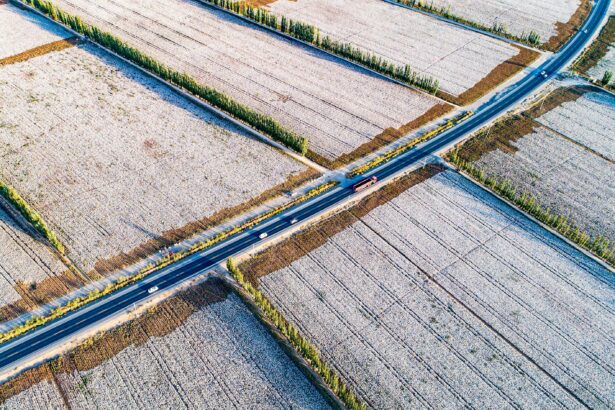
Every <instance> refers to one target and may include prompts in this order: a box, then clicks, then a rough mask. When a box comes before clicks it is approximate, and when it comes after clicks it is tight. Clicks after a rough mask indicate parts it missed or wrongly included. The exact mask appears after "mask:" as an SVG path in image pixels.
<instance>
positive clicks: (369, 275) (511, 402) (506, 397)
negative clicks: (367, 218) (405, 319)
mask: <svg viewBox="0 0 615 410" xmlns="http://www.w3.org/2000/svg"><path fill="white" fill-rule="evenodd" d="M366 226H367V225H366ZM368 228H369V227H368ZM350 229H351V230H352V232H353V233H354V234H356V235H358V237H359V238H360V239H362V242H363V243H365V244H369V245H368V246H369V247H371V248H372V249H373V250H375V251H376V252H377V253H379V254H380V255H379V256H380V257H381V258H384V259H386V260H388V261H389V263H391V264H392V265H393V266H395V267H396V268H398V269H399V270H400V271H402V272H403V270H402V267H401V266H398V265H396V264H395V263H394V262H393V261H392V260H391V259H390V258H388V256H387V255H386V254H385V253H384V252H382V251H381V250H379V249H378V248H377V247H376V246H375V245H374V244H373V242H371V241H369V240H368V238H367V237H366V236H364V235H363V234H362V233H361V232H359V231H358V230H356V229H355V228H350ZM331 244H332V246H333V247H335V248H336V249H337V251H338V252H340V253H341V254H342V255H344V256H345V257H346V260H347V261H348V262H349V263H350V264H352V265H354V267H355V268H356V270H358V271H359V272H361V273H362V274H363V275H364V276H365V277H367V278H368V279H369V280H370V281H371V282H372V283H373V284H375V285H376V286H377V287H378V288H379V289H380V290H381V291H383V292H384V293H385V294H386V295H388V296H389V297H390V298H391V299H392V300H393V301H394V303H395V304H397V305H398V306H399V307H401V308H402V309H403V310H404V311H405V312H407V313H408V314H409V315H410V316H411V317H412V318H413V319H414V320H415V321H416V322H417V323H418V324H419V325H420V326H421V327H422V328H423V329H424V330H426V331H427V332H428V333H429V334H430V335H431V336H432V337H433V339H434V340H437V341H440V342H441V343H442V344H443V345H444V346H445V347H446V349H447V351H448V352H449V353H451V354H452V355H453V356H454V357H456V358H457V359H458V360H459V361H460V362H461V363H463V364H464V365H465V366H466V367H467V368H468V369H470V371H472V372H473V373H474V374H475V375H476V376H478V378H479V379H481V380H482V381H483V382H484V383H485V384H486V385H487V386H489V387H490V388H491V389H493V391H495V393H496V394H498V395H500V396H501V398H503V399H504V400H505V401H507V402H508V404H509V405H511V406H512V407H517V405H516V403H515V400H514V399H512V398H511V397H510V396H509V395H508V394H507V393H506V392H505V391H504V390H503V389H502V388H501V387H500V386H498V385H497V384H495V383H494V382H493V380H492V379H491V378H490V377H488V376H487V375H486V374H485V373H483V372H482V371H481V370H480V369H479V368H478V367H477V366H476V365H475V364H474V363H472V362H471V361H470V360H468V359H467V358H466V357H465V355H463V354H462V353H461V352H460V351H459V349H457V348H456V347H455V346H453V344H451V343H450V342H449V341H448V340H447V339H446V338H445V337H444V335H443V334H441V333H440V332H439V331H438V330H437V329H435V328H434V327H433V326H431V325H430V324H428V323H427V321H425V320H424V319H423V318H422V317H421V316H420V315H419V314H418V313H416V312H415V311H414V310H412V309H411V308H410V307H408V306H407V305H406V304H405V303H404V302H403V299H404V298H403V297H402V298H397V297H396V295H395V294H394V293H393V292H392V291H391V290H390V289H389V288H388V287H387V286H385V285H384V284H383V283H382V282H381V281H379V280H378V279H377V278H376V277H375V276H374V275H373V274H372V273H371V272H370V271H369V270H367V269H365V267H364V266H362V265H361V264H359V263H358V261H357V260H356V259H355V258H353V256H352V255H351V254H350V253H349V252H348V251H347V250H346V249H345V248H344V247H343V246H341V245H340V244H338V243H337V242H336V241H331ZM428 296H432V297H433V295H428ZM442 305H443V304H442ZM456 319H458V318H456ZM413 329H416V328H415V327H413Z"/></svg>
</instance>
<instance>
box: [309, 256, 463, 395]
mask: <svg viewBox="0 0 615 410" xmlns="http://www.w3.org/2000/svg"><path fill="white" fill-rule="evenodd" d="M309 257H310V258H311V260H312V262H313V263H314V264H315V265H316V266H317V267H318V268H320V269H321V270H322V271H323V272H325V273H326V275H327V276H328V277H329V278H330V279H331V281H332V283H334V284H335V285H337V286H338V287H339V288H340V289H342V291H343V292H344V294H345V295H347V296H348V298H349V299H350V300H353V301H354V302H355V305H356V306H357V307H358V308H359V309H360V310H361V311H363V312H366V313H367V315H368V317H369V318H370V322H372V323H373V322H378V314H377V313H376V312H375V311H374V310H373V309H372V308H370V307H369V306H368V305H367V303H365V301H364V300H362V299H361V298H360V297H359V296H358V295H357V294H356V293H354V292H353V291H352V290H351V289H350V288H349V287H348V285H346V284H345V283H344V282H343V281H341V280H340V279H339V278H338V277H337V276H336V275H334V274H333V273H332V272H331V271H330V270H329V269H327V267H326V266H325V265H324V264H323V263H322V262H321V261H320V260H319V259H318V258H316V257H314V256H313V255H309ZM301 279H302V280H304V281H305V279H304V278H303V277H302V278H301ZM305 283H306V284H307V281H305ZM323 303H325V304H327V306H328V307H329V308H330V309H333V307H332V306H331V305H328V302H327V300H326V298H324V299H323ZM378 325H379V326H381V328H382V329H384V330H385V331H386V333H387V334H388V335H389V336H390V337H391V339H393V340H395V341H396V342H397V343H399V344H400V345H402V346H403V347H404V348H405V349H406V350H407V351H408V352H409V353H410V354H411V355H412V356H413V357H414V358H415V359H416V360H417V362H418V363H419V364H420V365H421V366H422V367H423V368H424V369H426V371H427V372H428V373H430V374H432V375H433V377H435V379H436V380H438V381H439V382H440V384H441V385H442V386H443V387H445V388H446V389H447V390H448V391H449V392H450V393H451V394H452V395H453V396H454V397H455V398H456V399H457V400H458V401H459V402H462V403H465V405H467V406H470V403H469V402H468V401H467V400H466V399H465V397H464V396H463V395H462V394H461V393H460V392H459V391H457V389H455V387H454V386H452V385H451V383H450V382H449V381H448V380H447V379H446V378H445V377H444V376H443V375H442V374H441V373H440V372H438V371H437V370H436V369H435V368H434V367H433V366H431V365H430V364H429V363H428V362H427V361H426V360H425V359H424V358H423V357H422V356H421V355H420V354H419V353H418V352H417V351H416V350H415V349H414V348H412V346H410V345H409V344H408V342H407V341H405V340H403V339H402V338H401V336H400V335H399V334H397V333H395V331H394V330H393V329H391V328H390V327H389V326H388V325H386V324H385V323H382V322H378ZM348 326H350V324H348Z"/></svg>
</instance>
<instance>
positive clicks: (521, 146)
mask: <svg viewBox="0 0 615 410" xmlns="http://www.w3.org/2000/svg"><path fill="white" fill-rule="evenodd" d="M614 136H615V98H614V97H613V96H612V95H610V94H608V93H606V92H601V91H599V89H598V88H587V87H581V88H559V89H556V90H555V91H553V92H552V93H551V94H550V95H549V96H548V97H547V98H546V99H545V100H544V101H542V102H541V103H539V104H537V105H536V107H534V108H533V109H530V110H529V111H528V112H526V113H524V114H523V115H521V116H518V117H514V118H509V119H507V120H505V121H504V122H500V123H499V124H496V125H495V126H494V127H493V128H492V129H488V130H487V131H485V132H483V133H479V134H478V135H477V136H476V137H475V138H473V139H471V140H469V141H468V142H467V143H466V144H464V145H463V146H462V147H461V148H460V149H459V151H458V152H459V156H460V157H461V158H462V159H464V160H466V161H470V162H471V163H472V164H474V165H475V166H477V167H478V168H480V169H482V170H484V172H485V173H486V174H487V175H490V176H496V177H498V178H502V179H507V180H509V181H510V182H511V183H512V185H513V186H514V187H515V188H516V189H517V190H518V191H520V192H526V193H529V194H531V195H532V196H534V197H536V198H537V200H538V203H540V204H541V205H543V207H545V208H549V209H551V210H552V211H553V213H557V214H560V215H563V216H567V217H570V218H571V219H573V220H574V221H576V223H577V224H578V225H579V227H580V229H581V230H583V231H587V232H588V233H590V234H592V235H593V236H594V237H596V236H598V235H602V236H604V237H606V238H607V239H611V240H613V239H615V165H614V164H613V163H614V161H615V137H614Z"/></svg>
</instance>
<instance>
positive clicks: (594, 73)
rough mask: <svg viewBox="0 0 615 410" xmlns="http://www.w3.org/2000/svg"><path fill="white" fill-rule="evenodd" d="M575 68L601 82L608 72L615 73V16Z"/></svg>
mask: <svg viewBox="0 0 615 410" xmlns="http://www.w3.org/2000/svg"><path fill="white" fill-rule="evenodd" d="M574 68H575V70H577V71H579V72H581V73H583V74H586V75H589V76H590V77H593V78H595V79H597V80H601V79H602V78H603V76H604V73H605V72H606V71H607V70H610V71H615V16H611V17H610V18H609V20H608V22H607V24H606V25H605V26H604V27H603V29H602V31H601V32H600V35H599V36H598V38H597V39H596V40H595V41H594V42H593V43H592V44H591V46H590V47H589V48H588V49H587V50H586V51H585V53H584V54H583V56H582V57H581V58H579V60H578V61H577V62H576V63H575V66H574ZM613 84H614V85H615V82H613Z"/></svg>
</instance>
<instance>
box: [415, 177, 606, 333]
mask: <svg viewBox="0 0 615 410" xmlns="http://www.w3.org/2000/svg"><path fill="white" fill-rule="evenodd" d="M429 189H430V188H426V190H429ZM438 194H439V193H437V192H436V191H432V195H433V196H434V197H436V196H437V195H438ZM409 196H410V197H411V198H412V200H413V202H414V203H417V204H421V205H422V206H423V207H424V208H425V209H430V211H431V212H433V213H434V214H436V215H437V217H438V218H439V219H441V220H443V221H445V222H446V223H447V225H448V226H453V227H454V229H455V230H457V231H459V232H461V233H464V234H465V236H466V237H468V238H470V239H471V240H472V241H474V242H475V243H476V244H479V241H478V240H477V239H476V237H475V236H474V235H473V234H472V233H470V232H468V231H467V230H466V229H465V228H464V227H462V226H461V225H458V224H457V223H456V221H455V219H453V218H452V217H449V216H448V215H449V212H448V209H447V211H446V212H445V211H441V210H440V209H441V208H440V206H441V204H438V206H433V202H432V203H428V202H426V201H425V200H424V197H423V196H421V195H419V194H418V193H417V192H409ZM404 212H406V213H409V212H408V211H404ZM461 212H464V213H465V211H464V210H463V209H461ZM465 218H467V219H468V220H471V221H472V222H473V223H477V224H481V223H482V221H481V220H480V219H478V218H477V217H476V216H475V215H473V214H471V213H466V216H465ZM499 237H500V238H501V239H502V240H503V241H504V242H505V244H507V245H510V246H511V247H512V248H515V249H517V250H520V251H521V252H522V254H523V255H524V257H526V258H528V259H529V260H530V261H531V262H534V263H535V264H539V263H540V262H541V261H540V260H539V259H538V258H536V256H535V255H534V254H531V253H528V252H525V251H524V250H522V249H519V248H518V247H516V246H515V244H514V243H513V242H512V241H511V240H510V239H509V238H507V237H506V236H504V235H502V234H500V235H499ZM485 245H486V247H485V251H487V252H488V253H489V255H490V256H492V257H493V258H495V259H496V260H498V261H499V262H500V263H501V264H502V265H505V266H507V267H508V268H509V270H510V271H511V272H513V273H514V274H515V276H516V277H521V278H523V279H524V281H525V282H528V283H530V284H531V286H532V287H534V288H536V289H539V290H540V291H541V294H542V295H546V296H547V298H548V299H549V300H550V301H551V302H553V303H555V304H556V305H557V307H558V309H562V310H564V311H566V313H567V314H568V315H570V316H573V318H574V321H578V322H581V323H583V324H585V325H586V328H587V330H592V331H596V330H597V331H598V333H600V334H601V335H602V336H603V337H605V338H606V339H608V340H612V338H611V337H610V336H609V335H608V334H607V333H606V332H604V331H603V330H602V326H601V325H604V323H601V324H597V323H591V322H589V321H588V320H587V316H586V315H579V314H577V310H578V309H579V306H578V300H575V303H574V305H575V306H576V309H572V308H571V306H572V305H571V304H570V303H565V302H564V301H563V300H561V289H560V293H559V294H558V295H556V294H555V293H553V291H551V290H550V288H548V287H547V286H545V284H543V283H540V282H539V281H538V279H537V278H536V277H535V276H531V275H528V274H526V273H524V270H523V269H521V268H520V267H517V266H516V265H514V264H513V262H512V261H510V260H507V259H505V258H504V257H503V256H502V254H501V253H500V252H497V250H494V249H488V248H487V247H490V246H491V245H492V244H490V243H486V244H485ZM507 256H508V257H509V256H510V255H507ZM519 259H520V260H521V259H522V258H519ZM545 268H546V270H547V271H548V272H549V273H550V274H551V275H554V274H555V273H556V271H555V270H554V269H553V268H552V267H550V266H548V265H547V266H545ZM515 282H516V281H515ZM498 283H499V282H498ZM550 284H551V285H554V284H555V285H557V286H558V287H559V286H561V284H560V283H555V282H554V281H550ZM518 286H523V285H518ZM553 289H555V288H553ZM558 296H560V297H558ZM578 296H579V297H582V298H585V296H586V295H585V293H581V294H578ZM584 313H586V314H587V313H588V312H584ZM596 316H599V315H596Z"/></svg>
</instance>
